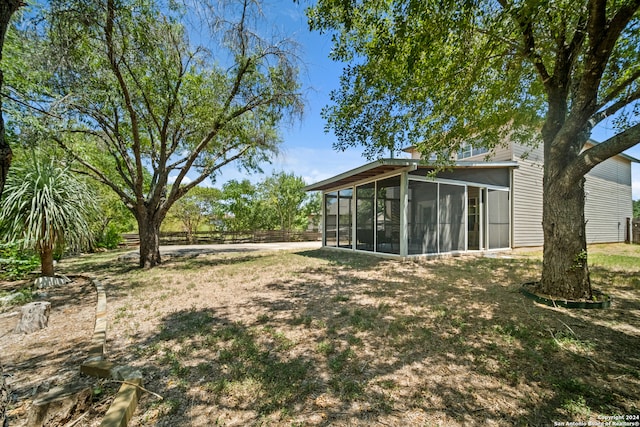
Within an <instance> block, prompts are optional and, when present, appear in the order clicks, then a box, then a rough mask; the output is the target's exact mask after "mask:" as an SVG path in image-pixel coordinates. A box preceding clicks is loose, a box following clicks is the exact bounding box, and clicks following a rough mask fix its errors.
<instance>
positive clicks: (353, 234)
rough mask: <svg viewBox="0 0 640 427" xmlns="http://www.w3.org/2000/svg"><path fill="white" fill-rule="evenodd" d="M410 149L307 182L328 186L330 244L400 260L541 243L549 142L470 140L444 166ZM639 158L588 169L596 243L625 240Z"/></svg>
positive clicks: (590, 223)
mask: <svg viewBox="0 0 640 427" xmlns="http://www.w3.org/2000/svg"><path fill="white" fill-rule="evenodd" d="M589 144H592V145H593V144H596V142H594V141H589ZM406 151H407V152H409V153H411V156H412V158H411V159H382V160H378V161H375V162H371V163H368V164H366V165H363V166H361V167H359V168H356V169H353V170H351V171H348V172H345V173H343V174H340V175H337V176H335V177H333V178H330V179H327V180H324V181H321V182H318V183H316V184H313V185H310V186H308V187H306V190H307V191H322V192H323V200H324V206H323V218H324V221H323V224H324V226H323V245H324V246H327V247H336V248H345V249H350V250H362V251H369V252H376V253H381V254H393V255H400V256H412V255H425V254H439V253H456V252H466V251H485V250H495V249H507V248H515V247H524V246H542V244H543V234H542V176H543V172H542V163H543V154H542V148H541V147H539V148H531V147H526V146H522V145H518V144H509V145H507V146H500V147H496V148H495V149H493V150H491V151H490V152H488V151H487V150H482V149H474V148H473V147H472V146H470V145H468V146H464V147H463V148H462V149H461V150H460V151H459V152H458V153H457V155H456V156H455V158H456V161H455V163H454V165H453V167H452V168H451V169H450V170H447V171H440V172H435V170H436V169H435V167H434V166H433V165H430V164H429V162H428V161H424V160H421V159H420V155H419V153H417V152H416V151H415V150H413V149H411V148H409V149H407V150H406ZM632 162H638V160H637V159H634V158H632V157H630V156H627V155H624V154H620V155H618V156H615V157H613V158H611V159H608V160H606V161H604V162H603V163H601V164H600V165H598V166H596V167H595V168H594V169H593V170H592V171H591V172H589V174H588V175H587V177H586V183H585V190H586V202H585V216H586V219H587V225H586V229H587V241H588V242H589V243H596V242H598V243H602V242H623V241H625V238H626V237H627V230H626V228H627V223H628V221H627V219H628V218H631V217H632V214H633V211H632V210H633V208H632V199H631V163H632Z"/></svg>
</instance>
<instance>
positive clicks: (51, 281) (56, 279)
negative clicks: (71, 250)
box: [33, 275, 71, 289]
mask: <svg viewBox="0 0 640 427" xmlns="http://www.w3.org/2000/svg"><path fill="white" fill-rule="evenodd" d="M70 282H71V280H70V279H69V278H68V277H66V276H62V275H59V276H42V277H38V278H37V279H36V280H35V282H33V285H34V286H35V287H36V288H37V289H43V288H52V287H55V286H61V285H66V284H67V283H70Z"/></svg>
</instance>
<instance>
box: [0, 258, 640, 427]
mask: <svg viewBox="0 0 640 427" xmlns="http://www.w3.org/2000/svg"><path fill="white" fill-rule="evenodd" d="M592 252H596V253H600V254H601V255H600V258H595V259H597V260H598V262H599V264H596V265H595V266H594V267H592V275H593V279H594V284H595V286H598V287H599V288H600V289H601V290H603V291H604V292H606V293H608V294H609V295H611V296H612V298H613V301H614V303H613V306H612V308H611V309H608V310H566V309H559V308H552V307H546V306H541V305H538V304H535V303H533V302H532V301H530V300H528V299H526V298H524V297H523V296H522V295H521V294H520V292H519V286H520V284H521V283H524V282H526V281H531V280H536V279H537V278H538V276H539V268H540V261H539V254H527V253H517V254H511V255H510V257H509V258H501V257H496V258H482V257H478V258H475V257H464V258H451V259H443V260H427V261H425V260H423V261H396V260H383V259H378V258H373V257H369V256H362V255H357V254H352V253H349V252H329V251H323V250H315V249H298V250H296V251H280V252H273V251H270V252H265V251H260V250H252V251H238V252H233V253H220V252H217V253H208V254H197V253H193V252H189V253H183V254H181V256H177V257H173V258H167V259H166V260H165V262H164V263H163V265H162V266H160V267H158V268H155V269H152V270H149V271H141V270H138V269H137V268H136V266H135V260H133V259H130V258H127V257H124V258H120V259H118V256H119V255H120V254H117V253H116V254H114V253H108V254H95V255H91V256H83V257H80V258H76V259H72V260H68V261H65V262H63V263H62V265H61V270H63V272H66V273H92V274H95V275H97V276H98V277H99V278H100V279H101V281H102V282H103V284H104V285H105V288H106V292H107V300H108V313H109V314H108V317H109V322H108V324H109V326H108V331H107V336H108V342H107V357H108V358H109V359H110V360H112V361H114V362H116V363H118V364H128V365H132V366H135V367H137V368H139V369H140V370H141V371H142V372H143V375H144V380H145V387H146V388H147V389H148V390H150V391H153V392H154V393H157V394H158V395H160V396H161V398H159V397H158V396H156V395H154V394H150V393H145V394H143V397H142V400H141V402H140V405H139V407H138V409H137V410H136V413H135V415H134V418H133V420H132V422H131V423H130V425H132V426H148V425H156V426H178V425H190V426H210V425H228V426H232V425H237V426H240V425H278V426H280V425H282V426H284V425H287V426H289V425H310V426H311V425H312V426H315V425H317V426H329V425H331V426H333V425H338V426H347V425H349V426H359V425H362V426H364V425H367V426H368V425H380V426H385V425H393V426H396V425H446V426H449V425H451V426H457V425H459V426H467V425H495V426H510V425H540V426H543V425H553V423H554V422H578V421H583V422H585V423H586V422H589V421H591V422H598V420H604V419H605V418H604V417H609V416H614V415H628V416H634V415H635V414H640V400H639V398H638V396H640V357H639V356H638V348H640V247H631V246H624V245H613V246H606V247H596V248H595V249H593V250H592ZM610 254H612V255H610ZM613 256H615V257H616V258H615V259H613V258H611V257H613ZM5 286H8V285H5ZM48 300H50V301H52V315H51V320H50V324H49V328H47V329H46V330H43V331H42V332H37V333H34V334H31V335H24V336H16V335H15V334H12V333H11V332H10V331H11V330H12V328H13V327H14V326H15V322H16V321H17V319H16V317H15V316H10V317H7V316H5V315H2V316H3V317H0V348H1V349H2V350H1V352H0V361H1V362H2V363H3V364H4V366H5V373H6V374H9V375H10V376H9V377H8V379H9V382H10V384H11V386H12V391H13V396H14V402H13V403H12V407H11V408H10V409H11V411H10V416H11V419H10V422H11V424H10V425H21V423H23V422H24V419H25V414H26V412H27V411H28V408H29V405H30V402H31V400H32V399H33V398H34V396H36V395H37V394H38V393H40V392H42V391H45V390H46V389H47V388H49V387H52V386H54V385H58V384H60V383H62V382H64V381H67V380H69V378H70V377H72V376H74V375H76V376H77V375H79V374H78V373H77V369H78V366H79V364H80V363H81V362H82V361H83V360H84V357H86V350H85V349H86V345H87V344H88V340H90V337H91V332H92V329H93V315H94V313H95V291H94V290H93V289H92V288H91V287H90V285H89V284H88V283H86V282H83V281H79V282H76V283H74V284H73V285H71V286H69V287H68V288H65V289H64V290H63V289H58V290H56V291H55V292H51V294H50V295H49V299H48ZM14 310H15V308H14ZM52 355H53V356H52ZM90 381H95V380H90ZM108 386H109V385H105V384H99V387H97V388H98V389H99V390H100V391H101V392H100V393H98V394H97V395H96V399H95V405H94V408H93V409H92V412H90V413H86V414H77V415H78V420H77V423H76V424H75V425H76V426H95V425H97V424H99V421H100V419H101V414H103V413H104V411H106V407H107V406H108V402H109V397H110V396H112V395H113V393H112V392H111V389H109V388H108ZM80 417H82V418H81V419H79V418H80ZM69 421H70V422H76V420H75V419H74V420H69Z"/></svg>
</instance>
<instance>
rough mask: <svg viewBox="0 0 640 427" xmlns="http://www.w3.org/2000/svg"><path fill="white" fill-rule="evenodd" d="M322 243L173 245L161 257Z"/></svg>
mask: <svg viewBox="0 0 640 427" xmlns="http://www.w3.org/2000/svg"><path fill="white" fill-rule="evenodd" d="M321 246H322V242H319V241H314V242H278V243H230V244H215V245H172V246H160V256H195V255H199V254H217V253H233V252H258V251H293V250H305V249H309V250H312V249H320V247H321ZM138 256H139V252H138V251H137V250H135V251H131V252H127V253H125V254H123V255H121V257H122V258H135V257H138Z"/></svg>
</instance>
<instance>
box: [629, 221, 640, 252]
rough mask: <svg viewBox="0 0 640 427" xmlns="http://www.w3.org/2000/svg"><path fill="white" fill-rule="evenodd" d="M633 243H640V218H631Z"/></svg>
mask: <svg viewBox="0 0 640 427" xmlns="http://www.w3.org/2000/svg"><path fill="white" fill-rule="evenodd" d="M631 243H635V244H636V245H640V218H636V219H633V220H631Z"/></svg>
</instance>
